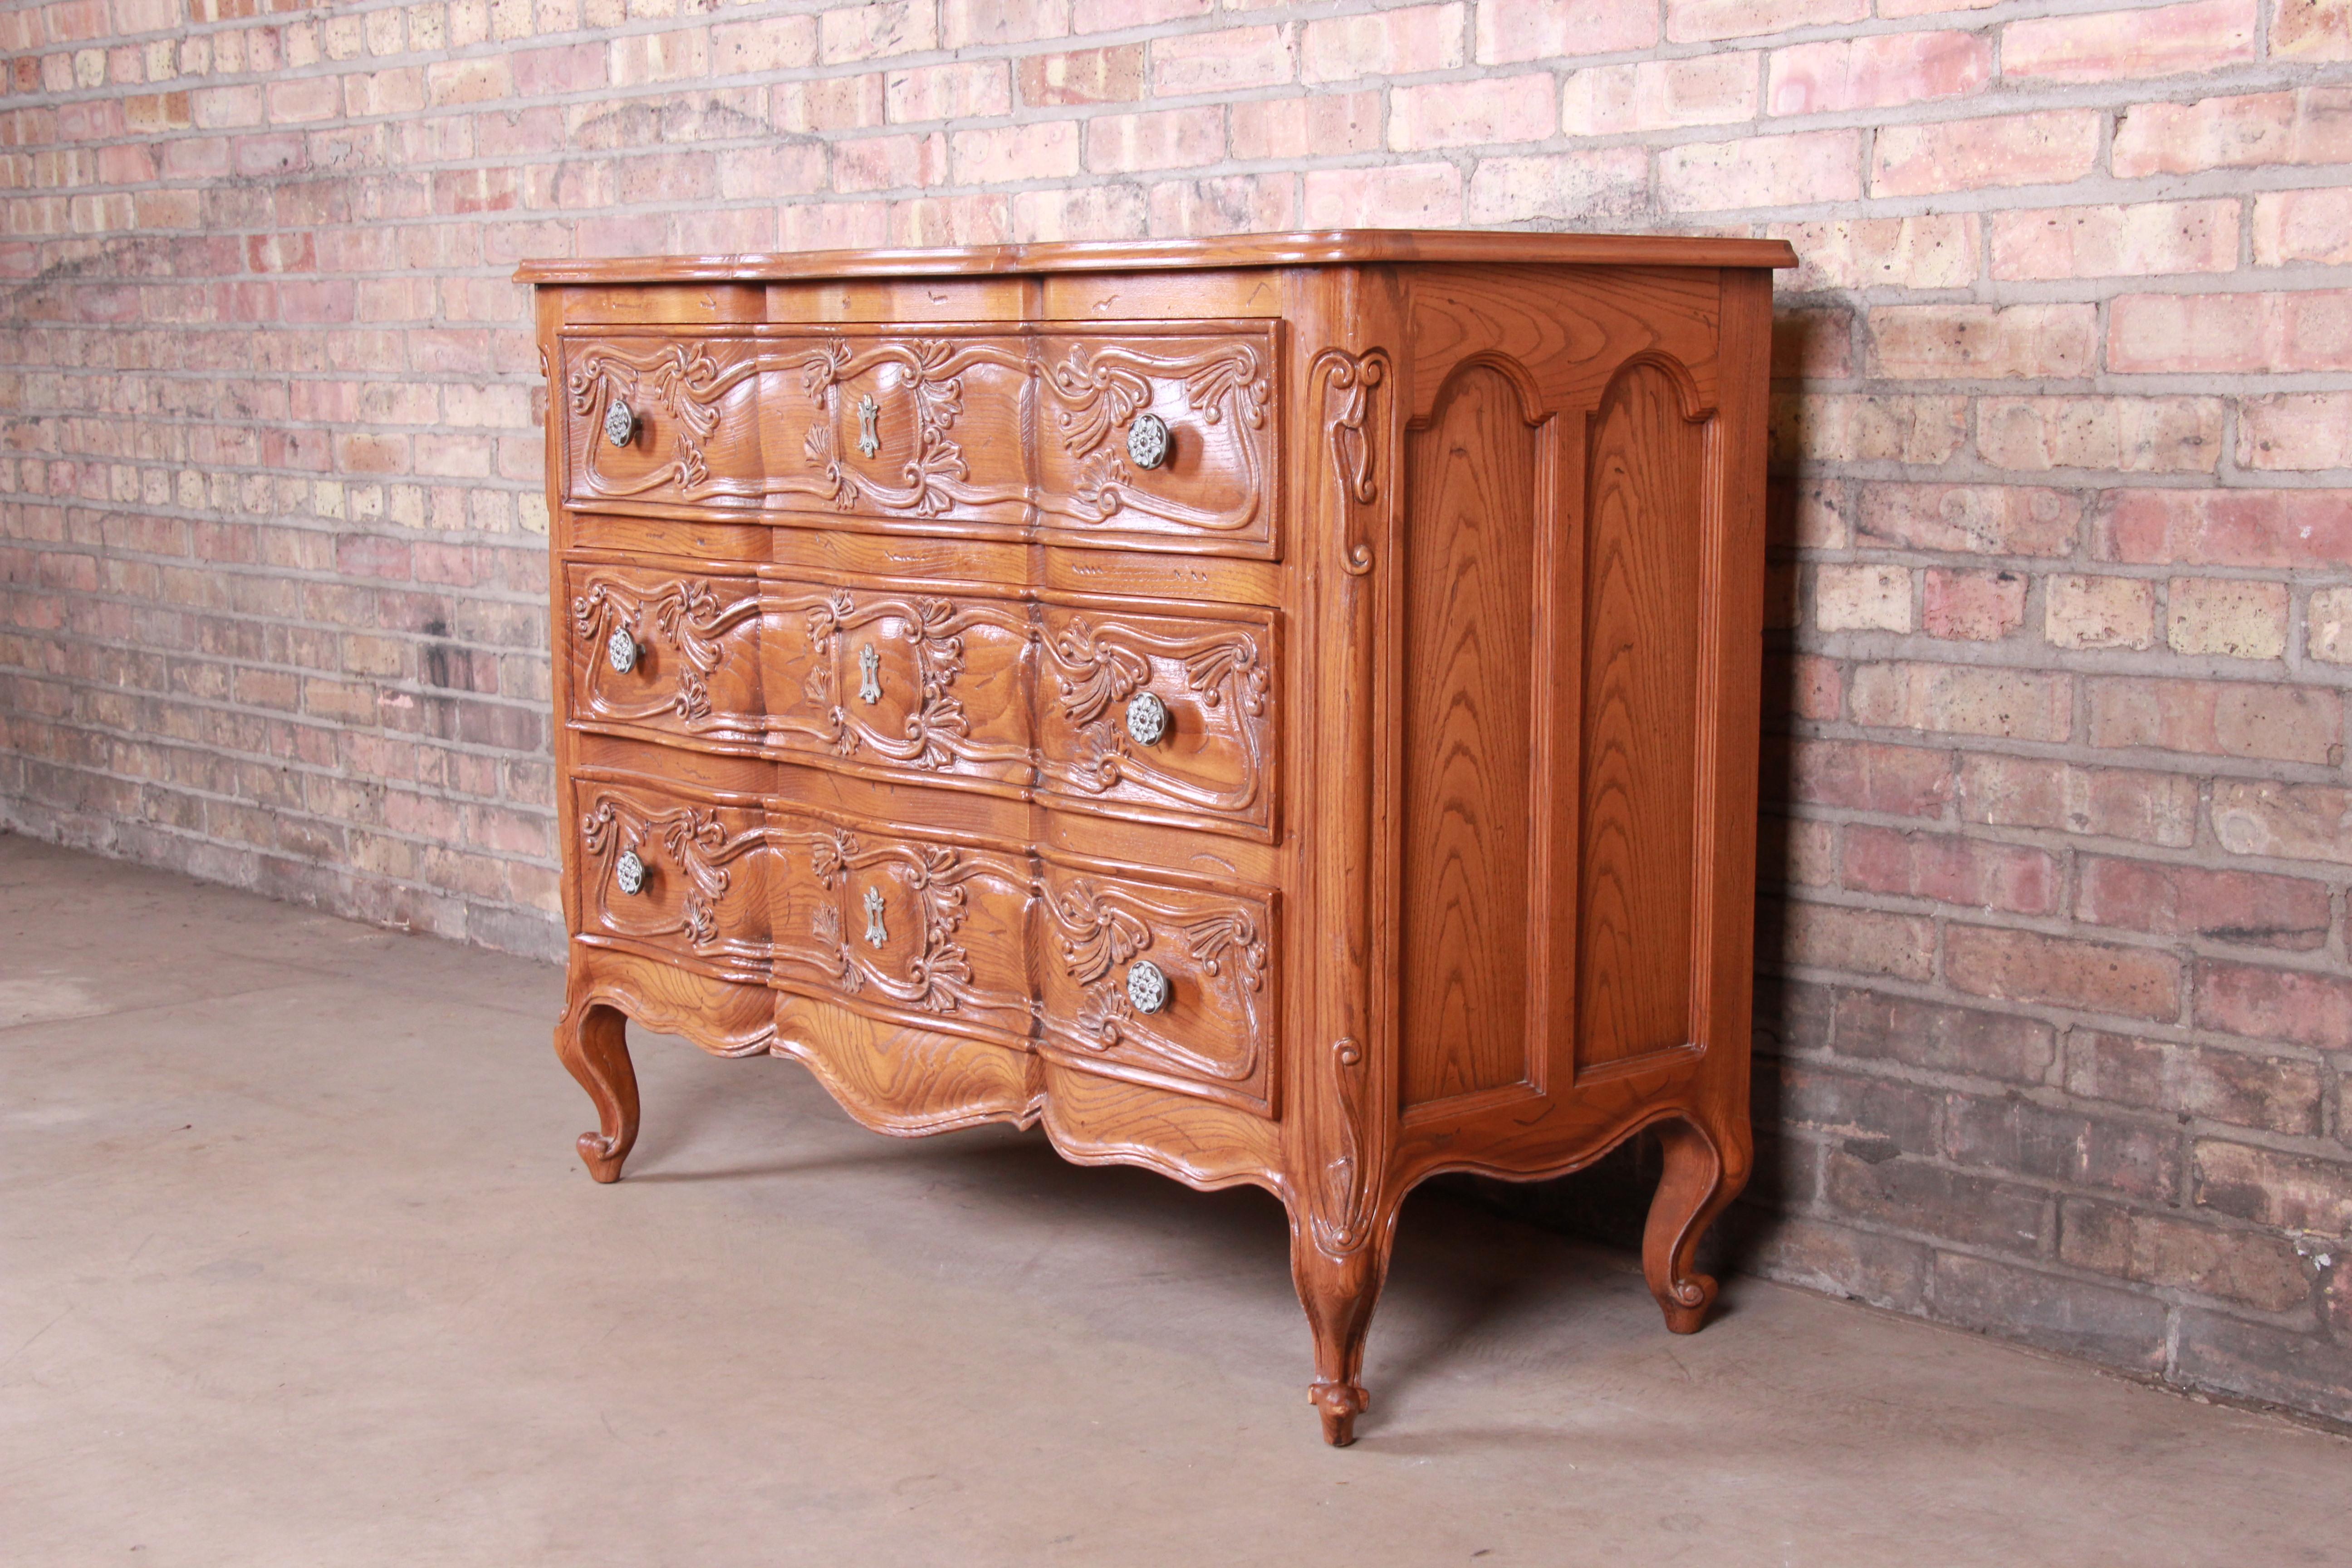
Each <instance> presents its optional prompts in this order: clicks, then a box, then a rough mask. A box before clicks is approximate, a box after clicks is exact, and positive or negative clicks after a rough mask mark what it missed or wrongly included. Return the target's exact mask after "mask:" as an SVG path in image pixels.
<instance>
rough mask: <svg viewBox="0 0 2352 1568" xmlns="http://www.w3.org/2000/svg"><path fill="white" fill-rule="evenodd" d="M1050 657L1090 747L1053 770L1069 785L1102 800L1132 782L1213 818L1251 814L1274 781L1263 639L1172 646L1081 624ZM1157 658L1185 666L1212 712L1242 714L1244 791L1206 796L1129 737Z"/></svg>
mask: <svg viewBox="0 0 2352 1568" xmlns="http://www.w3.org/2000/svg"><path fill="white" fill-rule="evenodd" d="M1044 649H1045V658H1046V659H1047V660H1048V662H1050V663H1051V664H1052V666H1053V667H1054V670H1055V688H1056V690H1057V692H1058V694H1059V697H1060V703H1061V710H1062V715H1063V717H1064V718H1066V719H1067V720H1068V721H1069V722H1070V723H1071V724H1072V725H1073V726H1074V727H1075V728H1076V730H1077V731H1078V733H1079V737H1080V741H1081V747H1082V749H1081V752H1080V754H1079V755H1078V756H1076V757H1075V758H1072V759H1071V760H1070V761H1068V762H1067V763H1055V764H1051V765H1050V767H1049V771H1050V772H1051V773H1053V774H1054V775H1055V777H1056V778H1057V779H1058V780H1059V781H1060V782H1063V783H1065V784H1068V785H1069V786H1070V787H1071V788H1074V789H1076V790H1078V791H1080V792H1082V793H1085V794H1088V795H1101V794H1104V793H1106V792H1108V791H1109V790H1111V789H1114V788H1116V787H1117V786H1118V784H1120V783H1121V782H1122V781H1124V780H1129V779H1132V780H1134V781H1136V782H1137V783H1139V784H1144V785H1146V786H1147V787H1149V788H1150V790H1151V791H1153V792H1154V793H1155V794H1160V795H1167V796H1171V797H1173V798H1174V799H1176V800H1179V801H1181V802H1182V803H1183V804H1185V805H1191V806H1193V807H1196V808H1200V809H1203V810H1210V811H1241V810H1244V809H1246V808H1247V807H1248V806H1249V805H1251V803H1252V802H1254V801H1255V800H1256V798H1257V796H1258V792H1259V790H1260V788H1261V785H1262V782H1263V779H1264V775H1265V763H1266V757H1265V747H1266V739H1265V732H1264V728H1263V726H1261V725H1259V724H1258V723H1255V722H1254V721H1255V720H1257V719H1259V718H1261V717H1262V716H1263V715H1264V713H1265V702H1266V695H1267V690H1268V688H1269V685H1270V681H1271V676H1270V673H1269V672H1268V670H1267V668H1266V664H1265V655H1264V652H1263V650H1262V649H1261V648H1260V647H1258V642H1257V638H1256V637H1253V636H1251V635H1250V634H1249V633H1248V632H1246V631H1232V632H1216V633H1212V634H1209V635H1206V636H1202V637H1163V636H1160V635H1159V634H1157V633H1154V632H1149V631H1146V630H1143V629H1142V628H1140V627H1136V626H1118V625H1112V624H1099V625H1098V624H1097V623H1096V622H1094V621H1091V620H1089V619H1087V617H1085V616H1072V617H1071V618H1070V619H1069V621H1068V622H1067V623H1066V624H1065V625H1064V626H1062V628H1061V629H1060V630H1059V631H1058V632H1056V633H1055V634H1054V635H1053V636H1052V637H1047V638H1045V639H1044ZM1153 654H1157V655H1159V656H1160V657H1161V658H1171V659H1174V660H1175V661H1177V662H1179V663H1181V665H1182V666H1183V669H1184V687H1185V689H1186V690H1188V691H1190V692H1192V694H1193V695H1194V697H1195V698H1196V699H1197V700H1198V701H1199V702H1200V705H1201V706H1202V708H1203V709H1216V708H1221V707H1223V706H1224V705H1225V704H1226V703H1228V702H1230V703H1232V704H1233V707H1234V711H1235V713H1236V714H1238V715H1239V719H1238V721H1236V722H1235V723H1234V727H1233V732H1234V738H1235V740H1236V741H1237V742H1239V744H1240V745H1241V747H1242V749H1243V753H1244V762H1245V766H1244V772H1243V777H1242V780H1241V782H1240V783H1239V784H1236V785H1235V786H1234V788H1232V789H1228V790H1217V789H1211V788H1206V787H1203V786H1202V785H1201V784H1197V783H1195V782H1194V781H1192V780H1191V779H1188V778H1185V777H1183V776H1182V775H1181V774H1179V773H1175V772H1173V771H1172V770H1171V769H1169V768H1167V767H1165V766H1163V765H1161V763H1160V762H1159V761H1158V759H1157V757H1156V755H1155V754H1154V752H1153V750H1152V749H1151V748H1150V747H1145V746H1139V745H1137V744H1136V743H1135V742H1133V740H1132V739H1131V738H1130V737H1129V734H1128V731H1127V726H1126V724H1125V723H1124V722H1123V721H1121V715H1120V714H1119V712H1118V710H1117V707H1118V704H1120V703H1123V702H1125V701H1126V700H1128V699H1129V698H1131V697H1133V696H1134V695H1135V694H1136V693H1137V692H1138V691H1139V690H1141V689H1143V688H1144V686H1145V685H1146V683H1147V682H1149V680H1150V676H1151V660H1150V655H1153Z"/></svg>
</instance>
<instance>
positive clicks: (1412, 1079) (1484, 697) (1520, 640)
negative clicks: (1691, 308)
mask: <svg viewBox="0 0 2352 1568" xmlns="http://www.w3.org/2000/svg"><path fill="white" fill-rule="evenodd" d="M1410 462H1411V475H1412V478H1411V480H1410V487H1411V488H1410V490H1409V493H1408V494H1407V497H1406V500H1405V531H1404V558H1403V561H1402V567H1401V571H1402V579H1403V584H1402V585H1403V591H1404V616H1403V626H1402V637H1403V641H1404V645H1405V647H1406V648H1407V649H1409V650H1410V651H1409V654H1408V658H1407V662H1406V668H1405V686H1404V726H1403V735H1402V746H1403V752H1404V790H1403V795H1404V802H1403V804H1404V813H1403V829H1402V840H1403V847H1404V856H1403V879H1402V915H1403V919H1402V935H1401V941H1402V946H1403V951H1404V952H1408V953H1410V954H1412V962H1411V963H1408V964H1407V965H1406V966H1405V967H1404V969H1403V972H1402V973H1403V985H1402V997H1401V1011H1402V1018H1401V1025H1400V1027H1401V1031H1402V1051H1403V1061H1402V1068H1403V1088H1402V1094H1403V1101H1404V1103H1405V1104H1406V1105H1407V1106H1413V1105H1419V1104H1422V1103H1424V1102H1427V1101H1431V1100H1443V1099H1446V1098H1448V1097H1451V1096H1455V1095H1464V1094H1473V1093H1476V1092H1478V1091H1480V1090H1482V1089H1496V1088H1500V1087H1502V1086H1504V1085H1507V1084H1513V1083H1518V1082H1522V1081H1524V1080H1525V1079H1526V1078H1527V1076H1528V1013H1529V1002H1530V997H1529V989H1530V988H1529V984H1528V982H1529V973H1528V948H1529V945H1530V942H1531V936H1532V932H1531V928H1530V919H1531V912H1530V910H1529V907H1528V901H1529V900H1528V895H1529V882H1530V877H1529V868H1530V865H1531V862H1532V857H1533V851H1534V842H1535V841H1534V834H1533V832H1532V814H1533V806H1534V794H1533V783H1534V781H1533V777H1532V770H1533V766H1534V752H1533V738H1534V721H1535V714H1536V701H1535V697H1536V675H1537V668H1536V661H1537V649H1536V647H1535V628H1536V590H1537V583H1536V570H1537V563H1538V549H1537V531H1538V516H1537V497H1536V469H1537V453H1536V432H1535V430H1534V428H1533V427H1532V426H1530V425H1529V424H1528V421H1527V419H1526V418H1525V417H1524V416H1523V414H1522V412H1521V407H1520V398H1519V390H1518V388H1517V386H1516V385H1515V384H1513V383H1512V381H1511V380H1510V378H1509V377H1507V376H1506V375H1505V374H1503V373H1502V372H1500V371H1498V370H1496V369H1495V368H1493V367H1492V366H1489V365H1486V364H1474V365H1472V366H1471V367H1470V368H1468V369H1466V370H1464V371H1461V372H1459V373H1457V374H1456V375H1455V376H1454V379H1453V381H1452V382H1451V383H1449V384H1447V386H1446V388H1445V390H1444V393H1443V394H1441V395H1440V397H1439V400H1438V405H1437V409H1436V412H1435V414H1434V415H1433V417H1432V420H1431V422H1430V425H1429V426H1428V428H1426V429H1425V430H1421V431H1417V432H1416V433H1415V434H1414V435H1413V437H1412V455H1411V458H1410Z"/></svg>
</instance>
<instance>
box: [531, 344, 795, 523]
mask: <svg viewBox="0 0 2352 1568" xmlns="http://www.w3.org/2000/svg"><path fill="white" fill-rule="evenodd" d="M759 368H760V365H759V361H758V360H757V359H756V358H755V357H751V356H746V357H743V358H740V359H736V360H733V361H731V362H730V363H720V362H719V359H718V358H717V357H715V356H714V355H713V354H712V353H711V352H710V350H709V347H708V346H707V345H705V344H703V343H700V342H671V343H664V344H662V345H660V346H658V347H656V348H654V349H650V350H648V351H646V353H641V354H637V353H628V352H627V351H625V350H624V349H621V348H618V347H615V346H614V345H613V344H610V343H597V344H593V345H592V346H590V347H588V348H585V349H583V350H581V351H580V352H579V353H577V354H575V355H573V356H572V362H571V371H570V374H568V375H566V376H565V377H564V394H565V396H566V398H567V400H568V405H569V406H570V408H571V411H572V414H573V415H574V416H578V417H582V418H584V419H586V420H587V422H588V428H589V429H590V431H591V432H596V431H601V430H602V429H603V427H604V416H605V414H606V412H607V411H608V410H609V409H610V408H611V407H612V406H613V404H614V401H615V400H618V401H621V402H625V403H627V404H629V405H631V406H632V407H633V408H635V409H636V410H637V412H639V413H640V414H642V413H643V412H644V411H645V410H646V409H647V408H654V409H658V410H659V411H660V412H661V413H662V414H663V415H664V416H667V418H666V420H665V424H666V426H667V428H668V433H669V440H670V450H671V452H672V453H673V456H672V458H671V460H670V461H669V462H668V463H667V464H661V465H656V466H655V467H654V468H650V469H649V470H648V471H646V473H644V474H642V475H639V476H638V477H637V478H636V479H630V480H621V479H613V478H611V477H609V476H607V475H606V474H605V473H604V472H603V470H602V469H601V468H599V467H598V464H599V462H600V461H601V459H602V456H603V451H604V447H603V443H602V440H601V438H600V437H597V436H595V435H593V434H592V435H591V436H590V437H589V439H588V441H587V442H586V444H585V446H584V447H583V450H582V452H581V454H580V465H581V470H582V472H583V474H584V475H585V476H586V478H587V479H588V487H589V489H592V490H593V491H594V492H595V493H596V494H597V495H599V496H602V497H605V498H607V499H613V500H619V499H625V498H627V497H630V496H640V495H644V494H646V493H647V492H649V491H652V490H657V489H666V488H667V489H677V490H682V491H688V492H693V491H704V492H708V493H721V494H729V495H737V494H747V493H756V486H748V485H747V484H745V483H744V482H743V481H740V480H730V479H724V478H722V479H719V480H718V481H716V482H714V481H713V480H712V478H711V473H710V464H709V458H707V457H706V456H705V455H704V452H703V447H704V445H705V443H707V442H708V441H709V439H710V437H711V434H712V432H714V431H716V430H717V429H718V428H719V402H720V400H721V399H723V398H724V397H725V396H726V395H727V394H728V393H729V392H730V391H731V390H732V389H733V388H734V387H735V386H737V385H738V384H740V383H741V382H743V381H744V380H745V379H747V378H748V377H750V376H751V375H753V374H757V373H758V371H759Z"/></svg>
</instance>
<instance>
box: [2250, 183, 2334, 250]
mask: <svg viewBox="0 0 2352 1568" xmlns="http://www.w3.org/2000/svg"><path fill="white" fill-rule="evenodd" d="M2253 228H2254V264H2255V265H2256V266H2258V267H2285V266H2290V265H2292V264H2293V263H2294V262H2298V261H2315V262H2320V263H2324V264H2326V265H2327V266H2331V267H2340V266H2344V265H2346V264H2347V263H2352V191H2346V190H2344V189H2342V188H2341V187H2338V188H2336V189H2332V190H2315V191H2277V192H2271V193H2265V194H2264V195H2258V196H2256V197H2255V198H2254V224H2253Z"/></svg>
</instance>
